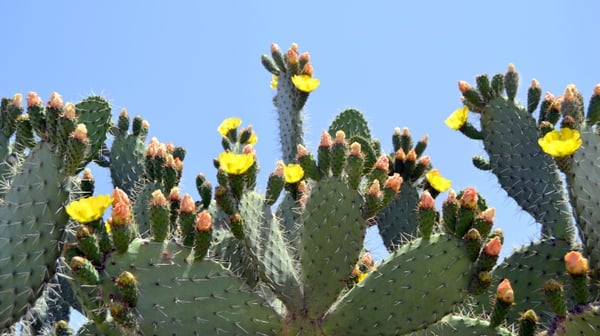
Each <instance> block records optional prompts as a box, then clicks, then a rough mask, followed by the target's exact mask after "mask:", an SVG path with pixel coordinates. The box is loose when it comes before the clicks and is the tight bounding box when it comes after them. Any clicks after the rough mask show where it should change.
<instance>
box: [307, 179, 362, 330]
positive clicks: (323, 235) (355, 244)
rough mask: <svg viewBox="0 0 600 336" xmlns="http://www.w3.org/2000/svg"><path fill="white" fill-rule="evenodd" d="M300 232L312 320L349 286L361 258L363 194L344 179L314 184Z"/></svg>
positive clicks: (326, 180)
mask: <svg viewBox="0 0 600 336" xmlns="http://www.w3.org/2000/svg"><path fill="white" fill-rule="evenodd" d="M312 188H313V189H312V190H311V193H310V197H309V199H308V203H307V204H306V208H305V210H304V215H303V226H302V228H301V229H300V230H301V232H300V247H299V254H300V262H301V266H302V273H301V279H302V283H303V285H304V296H305V302H304V304H305V309H306V311H307V312H306V314H307V316H308V317H309V318H311V319H314V318H319V317H321V316H322V315H323V314H324V313H325V311H326V310H327V308H328V307H329V306H330V305H331V304H332V303H333V302H334V301H335V299H336V298H337V297H338V295H339V293H340V291H341V290H342V289H343V288H344V287H345V286H346V285H345V282H344V280H345V279H347V278H348V276H349V274H350V273H351V272H352V269H353V267H354V265H355V264H356V262H357V260H358V257H359V255H360V252H361V249H362V246H363V241H364V236H365V230H366V226H365V221H364V219H363V218H362V214H361V209H360V205H361V203H362V200H361V197H360V195H359V194H358V193H357V192H356V191H354V190H352V189H351V188H350V187H349V186H348V184H347V183H346V182H344V181H343V180H342V179H341V178H336V177H330V178H327V179H322V180H321V181H320V182H319V183H317V184H315V185H313V187H312Z"/></svg>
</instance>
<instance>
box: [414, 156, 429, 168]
mask: <svg viewBox="0 0 600 336" xmlns="http://www.w3.org/2000/svg"><path fill="white" fill-rule="evenodd" d="M417 164H418V165H419V166H424V167H429V165H430V164H431V158H430V157H429V155H425V156H423V157H421V158H420V159H419V161H418V162H417Z"/></svg>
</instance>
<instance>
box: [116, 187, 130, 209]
mask: <svg viewBox="0 0 600 336" xmlns="http://www.w3.org/2000/svg"><path fill="white" fill-rule="evenodd" d="M112 199H113V203H112V205H113V207H114V206H115V205H117V204H125V205H127V206H130V205H131V201H129V196H127V194H126V193H125V192H124V191H123V190H121V189H119V188H115V190H113V193H112Z"/></svg>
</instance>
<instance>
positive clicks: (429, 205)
mask: <svg viewBox="0 0 600 336" xmlns="http://www.w3.org/2000/svg"><path fill="white" fill-rule="evenodd" d="M417 206H418V207H419V209H433V208H435V200H434V199H433V197H432V196H431V194H430V193H429V191H428V190H425V191H423V193H422V194H421V200H420V201H419V204H418V205H417Z"/></svg>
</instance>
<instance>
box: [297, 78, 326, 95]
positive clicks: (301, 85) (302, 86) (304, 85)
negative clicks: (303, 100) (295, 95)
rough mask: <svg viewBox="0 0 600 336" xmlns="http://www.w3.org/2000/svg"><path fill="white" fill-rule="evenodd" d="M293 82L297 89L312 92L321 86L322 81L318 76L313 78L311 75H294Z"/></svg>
mask: <svg viewBox="0 0 600 336" xmlns="http://www.w3.org/2000/svg"><path fill="white" fill-rule="evenodd" d="M292 83H294V86H295V87H296V89H298V90H300V91H302V92H306V93H308V92H312V91H314V90H316V89H317V88H318V87H319V84H321V82H320V81H319V80H318V79H317V78H313V77H311V76H309V75H294V76H293V77H292Z"/></svg>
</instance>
